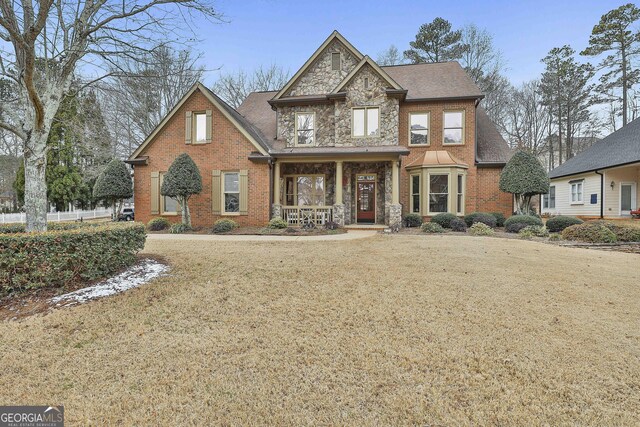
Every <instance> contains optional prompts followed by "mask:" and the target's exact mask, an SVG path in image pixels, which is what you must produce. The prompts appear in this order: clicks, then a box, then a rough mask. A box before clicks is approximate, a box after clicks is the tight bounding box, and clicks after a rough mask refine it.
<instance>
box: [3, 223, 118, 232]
mask: <svg viewBox="0 0 640 427" xmlns="http://www.w3.org/2000/svg"><path fill="white" fill-rule="evenodd" d="M103 225H105V224H104V223H100V222H79V221H78V222H50V223H48V224H47V229H48V230H49V231H59V230H76V229H78V228H86V227H99V226H103ZM25 231H26V227H25V225H24V224H2V225H0V234H13V233H24V232H25Z"/></svg>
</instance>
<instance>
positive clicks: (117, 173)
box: [93, 159, 133, 221]
mask: <svg viewBox="0 0 640 427" xmlns="http://www.w3.org/2000/svg"><path fill="white" fill-rule="evenodd" d="M132 196H133V181H132V180H131V173H130V172H129V169H128V168H127V165H125V164H124V162H123V161H122V160H118V159H113V160H111V162H109V164H108V165H107V167H106V168H105V169H104V170H103V171H102V173H100V175H98V178H97V179H96V183H95V184H94V186H93V197H94V198H95V199H96V200H104V201H105V202H108V203H109V204H110V205H111V207H112V209H113V214H112V215H113V218H112V219H113V220H114V221H117V220H118V217H119V216H120V210H121V209H122V204H123V203H122V202H123V200H124V199H128V198H129V197H132Z"/></svg>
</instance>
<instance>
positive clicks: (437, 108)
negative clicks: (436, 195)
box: [398, 100, 511, 215]
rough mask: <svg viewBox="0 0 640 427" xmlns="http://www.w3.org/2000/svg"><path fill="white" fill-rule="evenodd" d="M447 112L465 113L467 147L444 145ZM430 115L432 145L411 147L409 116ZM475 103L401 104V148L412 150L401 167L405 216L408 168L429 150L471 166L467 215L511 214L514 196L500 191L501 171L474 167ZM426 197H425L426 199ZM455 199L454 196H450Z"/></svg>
mask: <svg viewBox="0 0 640 427" xmlns="http://www.w3.org/2000/svg"><path fill="white" fill-rule="evenodd" d="M447 110H458V111H459V110H464V112H465V129H464V130H465V132H464V133H465V143H464V145H444V144H443V127H444V123H443V119H444V117H443V116H444V114H443V113H444V112H445V111H447ZM410 112H429V113H430V114H429V116H430V117H429V119H430V122H429V143H430V144H429V145H428V146H421V147H417V146H409V113H410ZM475 125H476V124H475V101H474V100H460V101H455V100H454V101H437V102H420V103H418V102H415V103H414V102H411V103H401V104H400V120H399V129H398V135H399V145H403V146H405V147H407V148H409V150H410V154H409V155H408V156H406V157H403V158H402V164H401V167H400V203H402V205H403V213H408V211H409V173H408V172H407V170H406V169H405V166H406V165H407V164H409V163H411V162H412V161H413V160H415V159H417V158H419V157H422V156H423V155H424V153H425V152H426V151H438V150H446V151H448V152H449V153H450V154H452V155H453V156H455V157H457V158H458V159H460V160H462V161H463V162H465V163H466V164H468V165H469V168H468V169H467V188H466V195H465V213H471V212H477V211H480V212H502V213H504V214H505V215H510V214H511V202H510V201H511V196H510V195H509V194H506V193H502V192H501V191H500V189H499V188H498V181H499V178H500V171H501V170H502V169H501V168H478V167H476V165H475ZM423 197H424V196H423ZM450 197H453V195H450Z"/></svg>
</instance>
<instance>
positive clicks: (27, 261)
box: [0, 223, 146, 292]
mask: <svg viewBox="0 0 640 427" xmlns="http://www.w3.org/2000/svg"><path fill="white" fill-rule="evenodd" d="M145 240H146V234H145V228H144V225H142V224H136V223H126V224H109V225H104V224H103V225H101V226H96V227H81V228H76V229H73V230H59V231H47V232H44V233H22V234H10V235H9V234H3V235H0V289H1V290H2V291H4V292H13V291H21V290H25V289H33V288H41V287H46V286H59V287H62V286H64V285H66V284H68V283H70V282H76V281H80V280H95V279H99V278H102V277H105V276H108V275H110V274H113V273H115V272H117V271H119V270H120V269H122V268H125V267H129V266H130V265H132V264H133V263H134V262H135V260H136V253H137V252H138V251H140V250H141V249H142V248H143V247H144V243H145Z"/></svg>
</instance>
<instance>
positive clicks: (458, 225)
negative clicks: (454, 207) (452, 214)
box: [449, 218, 467, 233]
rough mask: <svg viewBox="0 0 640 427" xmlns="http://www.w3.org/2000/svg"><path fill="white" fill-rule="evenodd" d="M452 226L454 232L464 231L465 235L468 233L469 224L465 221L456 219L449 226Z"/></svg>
mask: <svg viewBox="0 0 640 427" xmlns="http://www.w3.org/2000/svg"><path fill="white" fill-rule="evenodd" d="M449 225H450V226H451V230H453V231H462V232H463V233H464V232H466V231H467V223H466V222H464V220H463V219H460V218H456V219H454V220H453V221H451V223H450V224H449Z"/></svg>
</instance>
